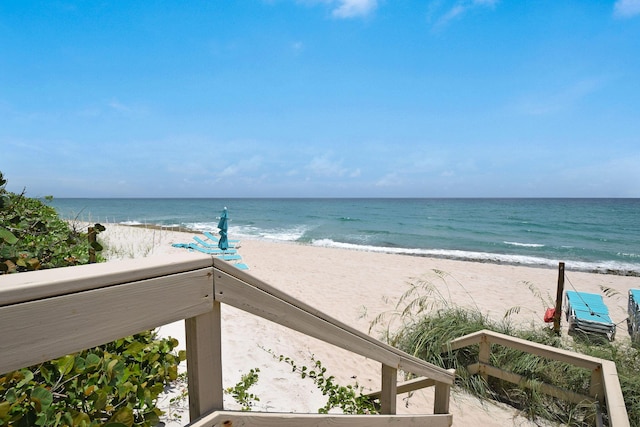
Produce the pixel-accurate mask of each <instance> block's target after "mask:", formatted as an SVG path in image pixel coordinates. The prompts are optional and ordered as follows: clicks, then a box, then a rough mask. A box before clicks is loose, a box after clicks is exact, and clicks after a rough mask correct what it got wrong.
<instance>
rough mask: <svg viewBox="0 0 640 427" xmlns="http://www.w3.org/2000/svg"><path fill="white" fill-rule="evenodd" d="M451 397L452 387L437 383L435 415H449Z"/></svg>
mask: <svg viewBox="0 0 640 427" xmlns="http://www.w3.org/2000/svg"><path fill="white" fill-rule="evenodd" d="M450 395H451V385H450V384H445V383H436V385H435V398H434V401H433V413H434V414H448V413H449V399H450Z"/></svg>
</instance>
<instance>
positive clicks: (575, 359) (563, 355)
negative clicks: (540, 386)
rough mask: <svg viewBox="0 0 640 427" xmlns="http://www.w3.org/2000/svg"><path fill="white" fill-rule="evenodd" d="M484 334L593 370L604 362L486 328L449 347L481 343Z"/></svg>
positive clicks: (493, 341) (497, 341) (493, 340)
mask: <svg viewBox="0 0 640 427" xmlns="http://www.w3.org/2000/svg"><path fill="white" fill-rule="evenodd" d="M483 335H485V336H486V337H487V340H488V342H489V343H491V344H499V345H502V346H504V347H509V348H513V349H516V350H520V351H523V352H525V353H531V354H536V355H538V356H540V357H546V358H548V359H553V360H558V361H561V362H566V363H570V364H572V365H575V366H578V367H581V368H586V369H590V370H593V369H595V368H597V367H598V366H600V364H601V362H602V360H601V359H598V358H595V357H591V356H587V355H584V354H580V353H574V352H572V351H568V350H562V349H559V348H555V347H551V346H548V345H544V344H537V343H534V342H532V341H527V340H523V339H521V338H516V337H512V336H509V335H504V334H500V333H497V332H493V331H489V330H486V329H484V330H482V331H478V332H475V333H473V334H469V335H466V336H464V337H461V338H457V339H455V340H452V341H451V343H450V345H449V346H447V348H451V349H452V350H455V349H458V348H462V347H466V346H468V345H473V344H479V343H480V340H481V339H482V336H483ZM446 350H447V349H443V351H446Z"/></svg>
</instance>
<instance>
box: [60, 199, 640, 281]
mask: <svg viewBox="0 0 640 427" xmlns="http://www.w3.org/2000/svg"><path fill="white" fill-rule="evenodd" d="M48 203H49V204H51V205H52V206H53V207H55V208H56V209H57V210H58V212H59V213H60V214H61V215H62V216H63V217H64V218H68V219H73V218H77V219H79V220H83V221H90V222H101V223H103V224H107V225H108V224H109V223H121V224H154V225H162V226H166V227H185V228H189V229H192V230H194V231H204V230H213V231H217V228H216V226H217V219H216V218H217V217H218V216H219V215H220V213H221V211H222V209H223V208H224V207H225V206H226V207H227V208H228V210H229V217H230V218H231V220H230V222H229V226H230V228H229V237H230V238H239V239H242V238H253V239H266V240H278V241H291V242H299V243H302V244H309V245H316V246H331V247H341V248H349V249H354V250H366V251H379V252H392V253H399V254H407V255H414V256H432V257H443V258H454V259H462V260H471V261H479V262H492V263H505V264H518V265H530V266H557V265H558V262H559V261H563V262H565V263H566V266H567V268H568V269H572V270H576V271H595V272H600V273H607V274H621V275H636V276H640V199H54V200H53V201H51V202H48Z"/></svg>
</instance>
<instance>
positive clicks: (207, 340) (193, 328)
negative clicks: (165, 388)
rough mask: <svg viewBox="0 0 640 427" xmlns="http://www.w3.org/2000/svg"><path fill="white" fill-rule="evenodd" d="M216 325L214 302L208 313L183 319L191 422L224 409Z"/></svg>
mask: <svg viewBox="0 0 640 427" xmlns="http://www.w3.org/2000/svg"><path fill="white" fill-rule="evenodd" d="M220 323H221V318H220V303H219V302H218V301H214V302H213V310H211V311H209V312H208V313H204V314H201V315H199V316H196V317H192V318H189V319H185V329H186V338H187V376H188V390H189V416H190V417H191V421H193V420H195V419H196V418H198V417H201V416H202V415H204V414H206V413H208V412H211V411H214V410H222V409H224V405H223V388H222V351H221V350H222V346H221V338H220V327H221V324H220Z"/></svg>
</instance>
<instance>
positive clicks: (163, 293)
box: [0, 264, 213, 373]
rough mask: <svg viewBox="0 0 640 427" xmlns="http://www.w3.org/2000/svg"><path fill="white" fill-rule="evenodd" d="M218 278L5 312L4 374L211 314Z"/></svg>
mask: <svg viewBox="0 0 640 427" xmlns="http://www.w3.org/2000/svg"><path fill="white" fill-rule="evenodd" d="M94 265H99V264H94ZM20 274H23V273H20ZM24 274H27V273H24ZM212 279H213V275H212V268H211V267H209V268H204V269H200V270H196V271H191V272H187V273H179V274H173V275H170V276H163V277H159V278H155V279H148V280H143V281H140V282H133V283H126V284H122V285H115V286H110V287H107V288H103V289H93V290H89V291H85V292H79V293H73V294H70V295H63V296H57V297H52V298H46V299H42V300H37V301H30V302H25V303H20V304H14V305H9V306H4V307H0V325H2V328H1V329H0V373H4V372H9V371H12V370H15V369H18V368H23V367H27V366H31V365H34V364H37V363H41V362H45V361H47V360H51V359H54V358H57V357H61V356H64V355H66V354H70V353H74V352H76V351H80V350H84V349H87V348H91V347H94V346H97V345H101V344H104V343H107V342H109V341H113V340H115V339H118V338H121V337H124V336H128V335H131V334H134V333H137V332H141V331H145V330H148V329H153V328H155V327H157V326H160V325H164V324H167V323H171V322H174V321H177V320H181V319H185V318H188V317H193V316H196V315H198V314H201V313H205V312H207V311H210V310H211V309H212V308H211V307H212V305H213V280H212Z"/></svg>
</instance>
